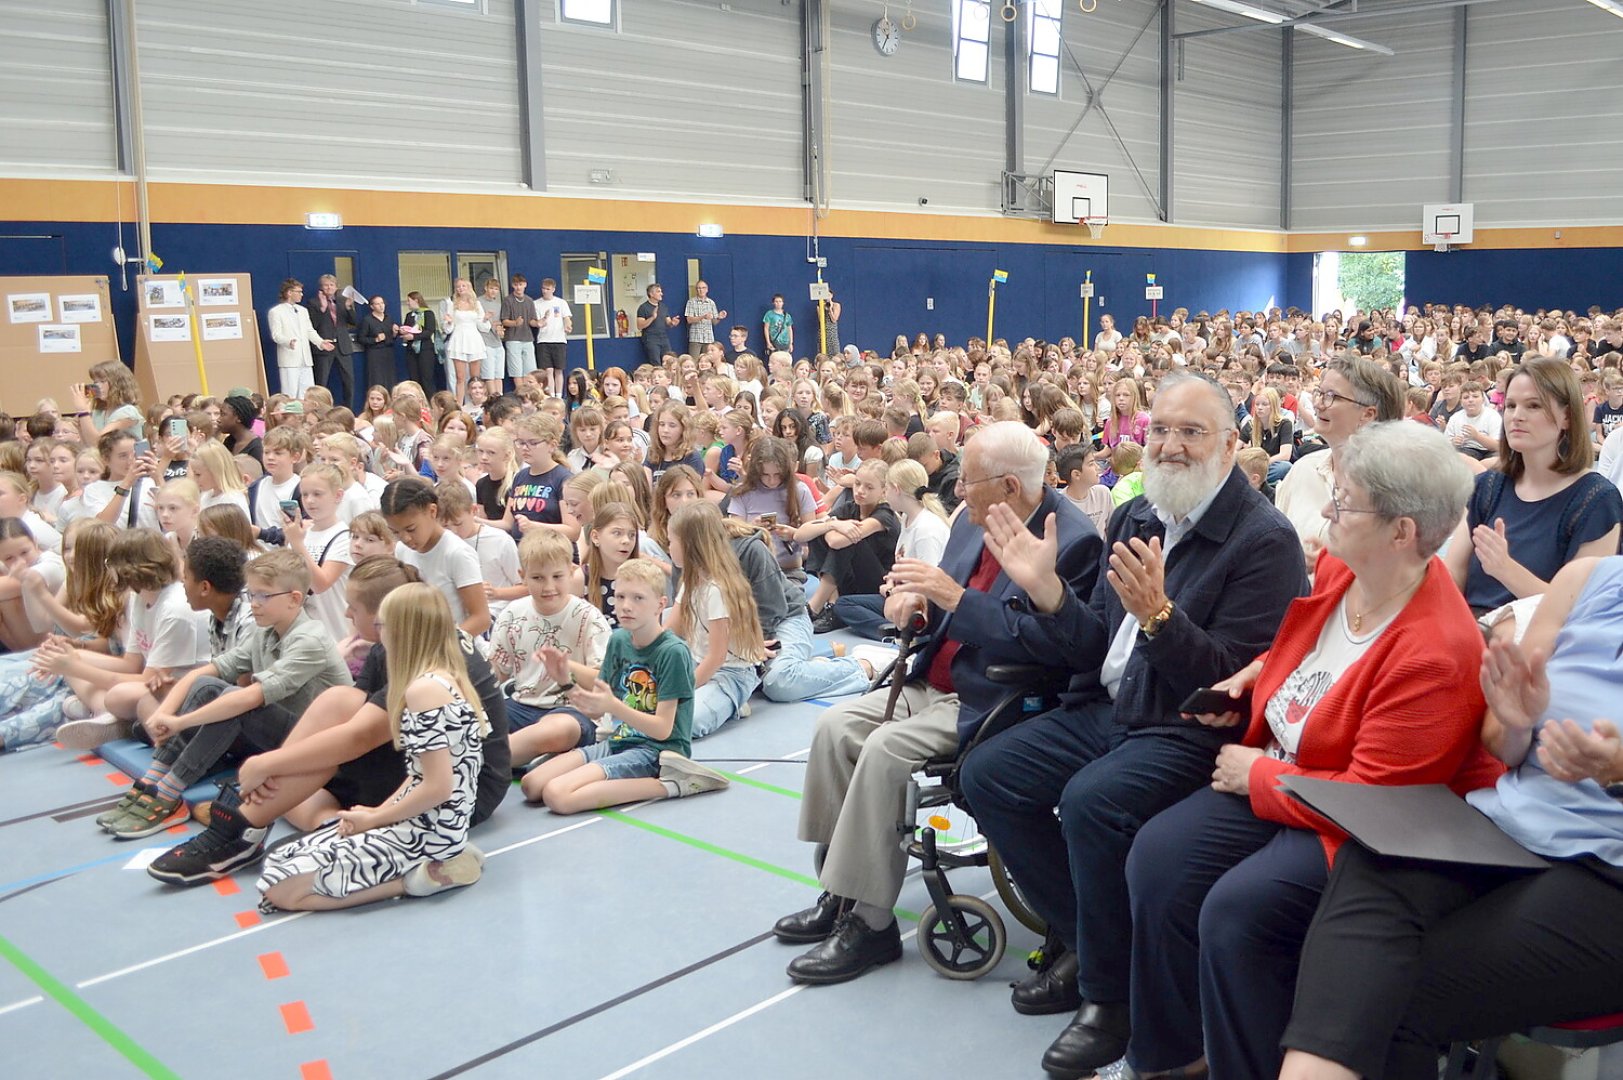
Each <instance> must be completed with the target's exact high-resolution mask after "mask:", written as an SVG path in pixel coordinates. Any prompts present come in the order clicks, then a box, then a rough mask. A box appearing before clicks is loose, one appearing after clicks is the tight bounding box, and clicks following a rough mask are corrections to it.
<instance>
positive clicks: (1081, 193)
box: [1053, 169, 1110, 225]
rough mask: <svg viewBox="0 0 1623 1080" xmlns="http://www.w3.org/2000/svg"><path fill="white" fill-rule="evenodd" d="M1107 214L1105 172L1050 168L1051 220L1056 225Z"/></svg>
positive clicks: (1101, 216) (1103, 216) (1108, 180)
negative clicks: (1051, 180)
mask: <svg viewBox="0 0 1623 1080" xmlns="http://www.w3.org/2000/svg"><path fill="white" fill-rule="evenodd" d="M1109 216H1110V176H1109V174H1107V173H1090V172H1071V171H1069V170H1066V169H1055V170H1054V217H1053V220H1054V222H1055V223H1056V224H1060V225H1075V224H1077V223H1078V222H1080V221H1081V220H1082V219H1083V218H1108V217H1109Z"/></svg>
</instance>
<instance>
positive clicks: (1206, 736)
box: [1043, 469, 1309, 746]
mask: <svg viewBox="0 0 1623 1080" xmlns="http://www.w3.org/2000/svg"><path fill="white" fill-rule="evenodd" d="M1107 531H1108V534H1109V535H1108V543H1107V545H1106V549H1107V551H1108V550H1109V548H1111V547H1114V545H1115V544H1117V543H1118V542H1120V543H1125V542H1126V541H1128V540H1129V539H1131V538H1132V537H1135V536H1136V537H1139V538H1140V539H1142V540H1144V541H1145V542H1146V543H1148V542H1149V539H1150V538H1151V537H1152V536H1159V537H1161V539H1162V541H1163V542H1165V540H1166V526H1164V525H1163V524H1162V523H1161V519H1160V518H1158V517H1157V516H1156V514H1155V509H1154V507H1152V506H1151V505H1150V502H1149V500H1148V499H1146V498H1145V497H1144V496H1142V495H1140V496H1138V497H1137V498H1135V499H1133V500H1131V501H1130V502H1127V503H1125V504H1123V505H1122V506H1121V507H1120V508H1118V509H1117V510H1116V512H1115V514H1114V515H1113V516H1112V517H1111V519H1110V527H1109V529H1108V530H1107ZM1165 588H1166V594H1167V598H1168V599H1170V600H1171V601H1172V605H1173V610H1172V618H1171V619H1170V620H1168V622H1167V624H1166V626H1165V627H1163V628H1162V630H1161V632H1160V633H1158V634H1156V635H1155V637H1153V638H1146V637H1145V636H1144V635H1143V634H1139V635H1138V640H1137V643H1136V645H1135V647H1134V649H1133V654H1132V656H1131V658H1130V659H1129V660H1128V661H1127V670H1126V671H1125V672H1124V673H1123V675H1122V680H1121V686H1120V687H1119V688H1118V689H1117V692H1116V722H1117V723H1118V724H1119V725H1121V726H1123V727H1126V728H1131V729H1134V730H1145V731H1156V730H1160V731H1176V732H1177V733H1179V734H1181V735H1183V736H1185V737H1188V738H1198V739H1200V740H1201V741H1205V742H1210V743H1211V744H1212V745H1214V746H1216V745H1219V744H1221V743H1224V742H1232V741H1233V740H1234V739H1236V738H1238V737H1239V735H1240V734H1241V733H1242V731H1243V726H1242V727H1236V728H1232V729H1212V728H1207V727H1203V726H1201V724H1199V723H1198V722H1197V721H1195V720H1185V719H1184V718H1183V717H1181V716H1180V715H1179V714H1178V706H1180V705H1182V704H1183V702H1184V700H1185V699H1186V698H1188V697H1189V695H1190V694H1191V693H1193V692H1194V691H1196V690H1198V689H1200V688H1202V687H1207V686H1211V685H1212V684H1213V683H1215V682H1217V681H1219V680H1221V679H1226V678H1228V677H1229V676H1230V675H1233V674H1234V673H1235V672H1236V671H1239V670H1240V669H1241V668H1243V667H1245V666H1246V665H1247V664H1249V663H1250V662H1251V661H1253V660H1255V659H1256V658H1257V657H1258V656H1259V655H1260V654H1261V653H1262V652H1263V650H1265V649H1267V648H1268V646H1269V645H1270V644H1271V643H1272V642H1273V640H1274V634H1275V632H1277V631H1278V630H1279V625H1280V623H1281V622H1283V621H1284V618H1285V609H1286V608H1287V607H1289V606H1290V603H1291V601H1292V600H1294V599H1296V598H1297V597H1299V596H1306V595H1307V594H1308V591H1309V587H1308V581H1307V568H1306V566H1305V565H1304V564H1303V561H1302V545H1301V541H1300V540H1299V539H1298V538H1297V535H1296V530H1295V529H1293V528H1292V527H1291V523H1290V521H1289V520H1288V519H1287V518H1286V517H1285V515H1284V514H1282V513H1280V512H1279V511H1278V510H1276V509H1275V508H1274V506H1273V504H1272V503H1270V502H1269V501H1268V500H1267V499H1266V498H1264V497H1263V496H1262V495H1261V494H1260V493H1259V492H1257V491H1255V490H1253V489H1252V487H1251V485H1250V484H1249V483H1248V482H1247V481H1246V478H1245V474H1244V473H1242V472H1240V470H1239V469H1234V470H1233V471H1231V472H1230V473H1229V478H1228V480H1226V481H1225V482H1224V483H1223V487H1222V488H1221V489H1220V490H1219V491H1218V494H1217V497H1216V498H1215V499H1213V500H1212V504H1211V506H1210V507H1208V508H1207V510H1206V513H1205V514H1204V515H1203V516H1202V517H1201V519H1200V523H1199V524H1197V525H1196V526H1195V527H1194V529H1193V530H1192V531H1190V532H1189V533H1188V534H1187V535H1186V536H1184V538H1183V539H1182V540H1180V541H1178V546H1177V547H1175V548H1173V549H1172V554H1171V555H1169V556H1168V557H1167V562H1166V584H1165ZM1126 617H1127V609H1126V608H1124V607H1122V603H1121V598H1120V597H1119V596H1117V595H1116V590H1115V588H1114V587H1112V586H1111V584H1110V582H1109V580H1108V579H1107V578H1106V576H1105V575H1104V574H1103V573H1101V574H1099V575H1098V579H1097V581H1095V583H1094V586H1093V593H1092V596H1091V598H1090V599H1089V601H1088V602H1087V603H1083V602H1081V601H1080V600H1078V598H1077V597H1076V596H1075V595H1067V596H1066V597H1065V598H1064V601H1063V602H1062V603H1061V605H1060V609H1059V611H1057V612H1055V613H1054V614H1053V615H1049V616H1043V618H1045V619H1049V620H1051V621H1052V622H1053V623H1054V624H1055V626H1054V627H1053V628H1052V629H1051V630H1050V631H1049V633H1050V635H1051V636H1052V637H1054V638H1055V639H1057V640H1059V641H1063V642H1065V643H1066V645H1067V648H1066V649H1065V650H1064V651H1063V652H1061V653H1056V654H1055V655H1056V656H1057V655H1064V656H1066V657H1067V658H1069V659H1071V661H1072V664H1073V666H1074V667H1075V669H1076V670H1078V671H1080V672H1081V673H1082V674H1079V675H1078V676H1077V677H1076V678H1075V679H1073V680H1072V682H1071V687H1070V690H1069V691H1068V692H1067V693H1066V694H1065V695H1064V698H1063V700H1064V701H1065V702H1066V703H1068V704H1075V703H1077V702H1084V701H1097V700H1099V699H1101V698H1104V697H1105V690H1104V687H1103V686H1102V685H1101V684H1100V682H1099V677H1098V676H1099V668H1100V666H1101V665H1102V664H1103V663H1104V659H1105V656H1106V654H1107V653H1109V651H1110V643H1111V641H1112V640H1113V639H1114V638H1115V636H1116V631H1117V630H1118V629H1119V628H1120V627H1121V624H1122V620H1123V619H1125V618H1126Z"/></svg>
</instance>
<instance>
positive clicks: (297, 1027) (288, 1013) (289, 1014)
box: [282, 1001, 316, 1035]
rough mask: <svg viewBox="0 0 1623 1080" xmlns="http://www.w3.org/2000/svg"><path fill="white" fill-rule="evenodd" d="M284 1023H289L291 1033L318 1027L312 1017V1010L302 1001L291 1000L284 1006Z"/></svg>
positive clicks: (288, 1028)
mask: <svg viewBox="0 0 1623 1080" xmlns="http://www.w3.org/2000/svg"><path fill="white" fill-rule="evenodd" d="M282 1023H283V1024H285V1025H287V1033H288V1034H289V1035H298V1034H299V1033H301V1032H305V1031H314V1030H315V1029H316V1025H315V1022H314V1021H312V1020H311V1019H310V1010H309V1009H307V1008H305V1007H304V1002H302V1001H290V1002H288V1003H287V1004H286V1005H283V1006H282Z"/></svg>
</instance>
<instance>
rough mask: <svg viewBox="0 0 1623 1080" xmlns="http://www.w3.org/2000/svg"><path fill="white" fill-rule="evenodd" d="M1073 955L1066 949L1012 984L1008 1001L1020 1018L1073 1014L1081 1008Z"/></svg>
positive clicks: (1080, 995) (1075, 963)
mask: <svg viewBox="0 0 1623 1080" xmlns="http://www.w3.org/2000/svg"><path fill="white" fill-rule="evenodd" d="M1076 968H1077V960H1076V953H1074V952H1072V951H1071V950H1069V949H1066V950H1065V951H1064V952H1062V953H1060V954H1059V955H1058V956H1057V957H1055V958H1054V960H1053V961H1051V962H1045V963H1044V964H1043V966H1042V967H1041V968H1038V969H1037V970H1036V971H1035V972H1033V973H1032V974H1030V975H1029V976H1027V977H1026V978H1024V979H1021V980H1020V981H1019V982H1017V983H1015V984H1014V992H1013V993H1011V994H1010V995H1009V1001H1010V1002H1011V1003H1012V1004H1013V1005H1014V1011H1015V1012H1017V1013H1020V1014H1021V1015H1023V1016H1052V1015H1053V1014H1055V1013H1068V1012H1075V1011H1076V1010H1077V1009H1079V1008H1081V1006H1082V991H1081V990H1080V989H1078V988H1077V985H1076Z"/></svg>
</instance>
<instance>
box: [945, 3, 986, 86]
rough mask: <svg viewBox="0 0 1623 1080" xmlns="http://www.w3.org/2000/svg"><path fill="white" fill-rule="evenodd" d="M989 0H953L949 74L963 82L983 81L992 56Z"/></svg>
mask: <svg viewBox="0 0 1623 1080" xmlns="http://www.w3.org/2000/svg"><path fill="white" fill-rule="evenodd" d="M991 39H992V3H991V0H952V73H953V75H954V76H955V77H957V78H959V79H962V80H964V81H965V82H979V83H983V82H985V81H986V68H987V64H988V62H989V60H990V57H991V48H990V46H989V44H988V43H989V42H990V41H991Z"/></svg>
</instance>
